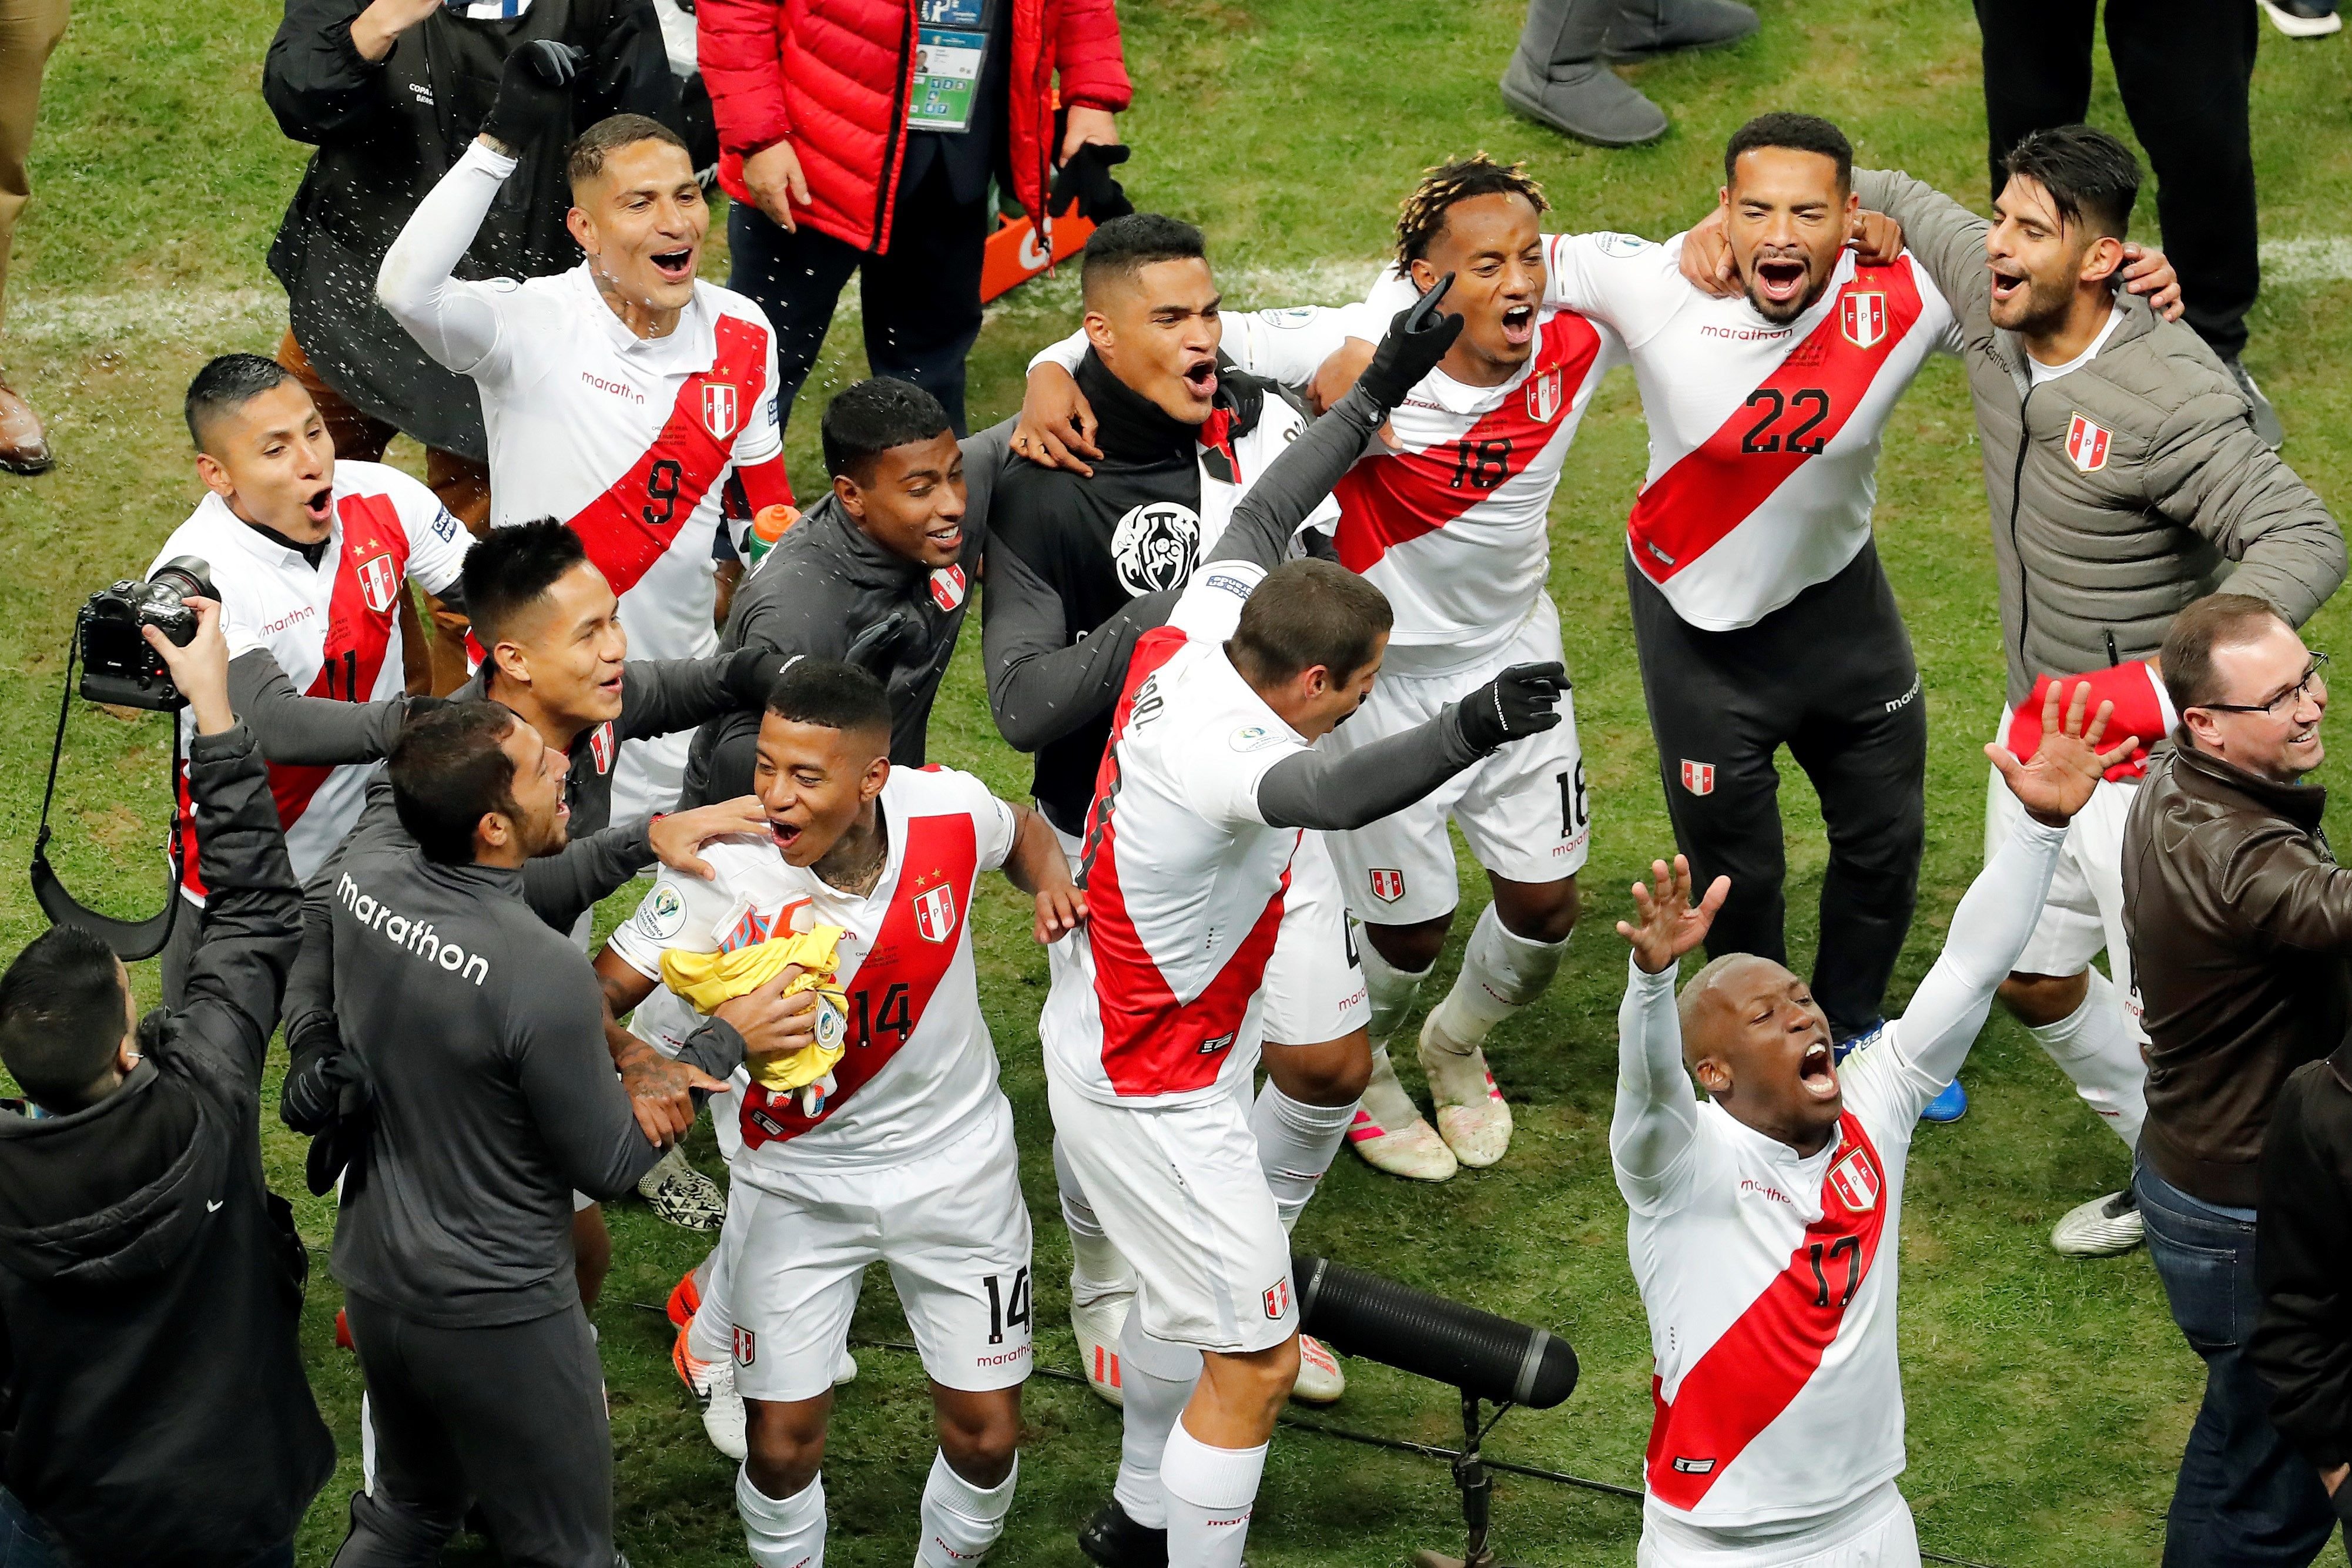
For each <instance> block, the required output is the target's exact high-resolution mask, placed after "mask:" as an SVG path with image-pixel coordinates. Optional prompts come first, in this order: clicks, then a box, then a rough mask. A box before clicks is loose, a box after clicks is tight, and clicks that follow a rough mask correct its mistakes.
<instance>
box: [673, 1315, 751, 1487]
mask: <svg viewBox="0 0 2352 1568" xmlns="http://www.w3.org/2000/svg"><path fill="white" fill-rule="evenodd" d="M686 1334H687V1331H686V1330H684V1329H680V1330H678V1331H677V1339H676V1340H674V1341H672V1342H671V1343H670V1347H669V1363H670V1365H671V1366H673V1367H675V1368H677V1380H678V1381H679V1382H680V1383H683V1384H686V1391H687V1392H688V1394H692V1395H694V1402H695V1403H696V1404H697V1405H700V1406H701V1407H702V1430H703V1433H704V1434H705V1435H706V1436H709V1439H710V1446H711V1447H714V1448H716V1449H718V1450H719V1452H720V1453H722V1454H724V1455H726V1456H727V1457H728V1458H730V1459H740V1458H743V1456H744V1455H745V1454H747V1453H749V1452H750V1451H751V1439H750V1438H749V1437H748V1436H746V1435H745V1433H744V1415H743V1396H742V1395H741V1394H738V1393H736V1392H735V1363H734V1360H733V1358H732V1357H727V1356H722V1357H720V1358H719V1360H717V1361H704V1360H702V1359H701V1358H700V1357H698V1356H697V1355H696V1354H695V1353H694V1352H691V1351H689V1350H688V1349H687V1348H686Z"/></svg>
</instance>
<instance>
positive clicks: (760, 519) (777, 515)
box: [744, 504, 801, 566]
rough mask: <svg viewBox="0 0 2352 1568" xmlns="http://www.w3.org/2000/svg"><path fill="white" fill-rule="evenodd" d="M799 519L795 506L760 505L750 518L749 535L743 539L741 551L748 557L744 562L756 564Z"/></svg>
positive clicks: (799, 515) (749, 564)
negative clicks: (742, 549) (755, 513)
mask: <svg viewBox="0 0 2352 1568" xmlns="http://www.w3.org/2000/svg"><path fill="white" fill-rule="evenodd" d="M800 520H801V514H800V512H799V510H798V509H796V508H793V507H789V506H784V505H782V504H778V505H775V506H763V507H761V509H760V510H759V512H758V514H757V515H755V516H754V517H753V518H752V519H751V537H750V538H749V539H747V540H745V541H744V554H745V555H746V556H747V557H748V558H749V559H748V560H747V561H746V562H745V564H746V565H747V566H757V565H758V564H759V563H760V561H761V557H763V556H765V555H766V554H767V553H768V552H769V551H771V550H773V549H774V548H775V547H776V541H778V540H779V539H782V537H783V536H784V531H785V530H786V529H788V528H790V527H792V525H793V524H794V523H796V522H798V521H800Z"/></svg>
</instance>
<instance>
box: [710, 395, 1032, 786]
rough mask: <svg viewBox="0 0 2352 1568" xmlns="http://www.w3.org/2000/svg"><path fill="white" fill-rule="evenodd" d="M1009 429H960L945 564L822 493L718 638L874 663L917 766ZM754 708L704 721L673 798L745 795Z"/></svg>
mask: <svg viewBox="0 0 2352 1568" xmlns="http://www.w3.org/2000/svg"><path fill="white" fill-rule="evenodd" d="M1012 426H1013V422H1012V421H1011V420H1006V421H1005V422H1004V423H1003V424H1001V425H997V426H993V427H992V428H990V429H987V430H983V431H982V432H981V433H980V434H979V435H977V436H969V437H965V438H964V441H963V475H964V514H963V549H962V553H961V555H960V556H959V557H958V558H957V563H956V565H955V567H954V569H953V571H952V572H951V573H947V574H942V573H935V572H932V571H930V570H929V568H927V567H923V566H918V565H916V564H914V563H911V562H909V561H907V560H905V559H903V558H902V557H900V556H897V555H893V554H891V553H890V552H888V551H887V550H885V549H883V548H882V547H881V546H880V545H878V544H877V543H875V542H874V541H873V540H871V539H869V538H867V537H866V534H865V533H864V532H863V531H860V530H859V528H858V526H857V524H856V522H855V521H852V520H851V518H850V516H849V514H848V513H847V512H845V511H844V510H842V509H841V503H840V502H839V501H838V500H835V497H834V495H833V492H832V491H830V490H827V491H826V492H825V494H824V497H823V499H821V500H818V501H817V503H816V504H815V505H814V506H812V507H811V508H809V510H808V514H807V515H806V516H804V517H803V518H802V519H801V521H798V522H796V523H794V524H793V526H792V528H791V529H790V530H789V531H786V533H785V534H784V536H783V537H782V539H780V540H778V541H777V542H776V547H775V548H774V549H773V550H772V551H770V552H768V554H767V556H766V558H765V559H763V560H762V561H761V563H759V564H758V565H757V566H755V567H753V568H752V569H751V574H750V575H749V576H747V577H745V578H744V579H743V581H742V582H741V583H740V584H737V585H736V589H735V598H734V602H733V603H732V604H731V605H730V606H729V608H728V611H727V626H726V629H725V630H724V631H722V632H721V633H720V634H719V647H721V648H722V649H723V650H725V651H726V652H729V653H733V652H736V651H738V650H740V649H742V648H747V647H759V648H765V649H767V650H768V651H769V652H771V653H772V654H777V655H781V656H783V657H785V658H791V657H793V656H805V657H808V658H842V659H847V660H849V661H850V662H851V663H854V664H856V665H858V666H860V667H862V668H865V669H866V670H869V671H871V672H872V673H873V675H874V676H875V678H876V679H879V680H880V681H881V682H882V684H883V685H884V686H885V687H886V688H887V689H888V690H889V693H890V760H891V761H892V762H893V763H898V765H899V766H900V767H920V766H922V765H923V759H924V752H925V737H926V736H927V735H928V734H929V731H930V724H931V702H932V700H933V699H934V698H936V697H937V696H938V695H939V690H940V678H941V677H943V676H945V675H946V674H947V672H948V661H949V660H950V658H953V657H954V656H955V647H956V637H957V635H958V634H959V633H960V632H961V630H962V629H963V617H964V612H965V611H966V610H967V609H969V608H970V607H971V595H972V593H973V591H974V590H975V588H976V587H977V585H978V584H979V582H980V559H981V555H982V552H983V551H984V550H985V549H986V548H987V544H988V512H989V505H990V500H991V497H992V492H993V491H994V489H995V487H996V476H997V474H998V472H999V471H1000V470H1001V469H1002V468H1003V467H1004V460H1005V452H1006V448H1007V443H1008V442H1009V441H1010V440H1011V438H1012ZM759 736H760V705H759V704H754V705H752V706H751V707H750V708H748V709H745V710H738V711H736V712H734V713H730V714H728V715H727V716H726V717H724V718H721V719H714V720H712V721H710V722H709V723H708V724H705V725H704V726H703V727H702V731H701V732H700V733H699V734H698V735H696V736H695V738H694V747H693V750H692V751H691V752H689V753H688V756H687V763H686V787H685V790H684V792H683V793H682V795H681V796H680V799H679V802H678V804H679V805H682V806H686V805H705V804H708V803H709V802H711V801H719V800H731V799H733V798H734V797H735V796H737V795H748V794H750V793H751V761H752V752H753V750H754V748H755V747H756V746H757V744H758V742H759Z"/></svg>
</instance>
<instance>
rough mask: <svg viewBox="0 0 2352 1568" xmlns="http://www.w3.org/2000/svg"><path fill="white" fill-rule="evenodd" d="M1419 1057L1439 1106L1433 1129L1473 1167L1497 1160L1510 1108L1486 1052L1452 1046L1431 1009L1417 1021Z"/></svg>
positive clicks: (1506, 1138) (1506, 1139)
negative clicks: (1504, 1101)
mask: <svg viewBox="0 0 2352 1568" xmlns="http://www.w3.org/2000/svg"><path fill="white" fill-rule="evenodd" d="M1420 1056H1421V1070H1422V1072H1423V1074H1424V1075H1426V1076H1427V1077H1428V1079H1429V1098H1430V1099H1431V1100H1433V1102H1435V1104H1436V1106H1437V1133H1438V1136H1439V1137H1441V1138H1443V1139H1444V1140H1445V1146H1446V1147H1447V1148H1449V1149H1451V1150H1453V1151H1454V1158H1455V1159H1457V1160H1459V1161H1461V1162H1462V1163H1464V1164H1465V1165H1468V1166H1470V1167H1471V1168H1472V1169H1474V1170H1477V1169H1483V1168H1485V1167H1486V1166H1488V1165H1491V1164H1493V1163H1495V1162H1496V1161H1497V1160H1500V1159H1501V1158H1502V1157H1503V1155H1504V1153H1505V1152H1507V1150H1508V1149H1509V1148H1510V1146H1511V1108H1510V1107H1509V1106H1507V1105H1506V1104H1504V1103H1503V1091H1502V1090H1501V1089H1496V1087H1495V1075H1494V1074H1493V1073H1491V1072H1488V1071H1487V1070H1486V1052H1485V1051H1483V1050H1480V1049H1479V1048H1478V1047H1476V1046H1472V1047H1468V1048H1467V1049H1466V1050H1465V1049H1464V1048H1463V1047H1459V1046H1457V1045H1455V1044H1454V1041H1453V1040H1452V1039H1451V1038H1449V1037H1447V1036H1446V1034H1445V1032H1444V1030H1443V1029H1440V1028H1439V1027H1438V1026H1437V1014H1436V1011H1435V1010H1434V1009H1433V1010H1432V1011H1431V1013H1430V1015H1429V1016H1428V1017H1426V1018H1423V1020H1422V1021H1421V1047H1420Z"/></svg>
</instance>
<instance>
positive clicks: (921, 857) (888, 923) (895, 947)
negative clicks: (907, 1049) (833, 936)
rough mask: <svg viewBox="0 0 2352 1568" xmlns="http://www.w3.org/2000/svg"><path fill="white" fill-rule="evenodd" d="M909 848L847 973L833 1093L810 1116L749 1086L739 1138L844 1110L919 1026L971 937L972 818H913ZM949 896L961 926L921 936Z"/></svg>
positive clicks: (976, 865)
mask: <svg viewBox="0 0 2352 1568" xmlns="http://www.w3.org/2000/svg"><path fill="white" fill-rule="evenodd" d="M902 826H903V830H904V832H905V833H906V835H907V852H906V854H905V856H904V857H903V858H901V859H900V861H899V863H898V886H897V887H895V888H893V889H891V891H890V909H889V912H888V913H887V914H886V915H884V916H883V917H882V928H881V929H880V930H879V931H876V932H875V933H874V944H873V945H872V946H871V947H869V948H867V949H866V957H865V959H864V960H863V961H862V962H860V963H859V964H858V965H857V972H856V973H854V974H852V975H851V976H850V977H849V984H848V986H847V990H848V992H849V1048H848V1050H847V1051H846V1052H845V1054H844V1055H843V1057H842V1058H841V1060H839V1061H838V1062H836V1063H835V1064H834V1068H833V1081H834V1090H833V1092H832V1093H831V1094H829V1095H827V1096H826V1097H825V1100H824V1104H823V1105H822V1106H820V1107H818V1109H817V1113H816V1114H815V1115H814V1116H811V1115H809V1114H808V1113H807V1112H806V1111H804V1110H802V1109H801V1097H800V1091H799V1090H797V1089H793V1090H789V1091H786V1092H784V1093H781V1094H778V1093H771V1092H770V1091H769V1090H768V1089H765V1088H763V1087H762V1086H761V1085H759V1084H756V1083H755V1084H753V1085H752V1086H751V1088H750V1089H747V1090H745V1091H744V1094H743V1117H742V1122H743V1142H744V1144H745V1145H746V1146H747V1147H749V1148H753V1149H757V1148H758V1147H759V1146H760V1145H761V1144H762V1143H775V1142H783V1141H784V1140H786V1139H791V1138H797V1137H799V1136H800V1135H801V1134H802V1133H803V1132H806V1131H808V1130H809V1129H810V1128H812V1127H815V1126H818V1125H820V1124H822V1123H823V1122H824V1119H825V1118H826V1117H828V1116H831V1115H832V1114H833V1113H834V1112H835V1110H839V1109H840V1108H841V1107H842V1106H843V1105H844V1104H845V1103H846V1102H847V1101H848V1100H849V1097H850V1096H851V1095H853V1094H856V1092H857V1091H858V1089H861V1088H862V1087H864V1085H865V1084H866V1081H867V1080H868V1079H871V1078H873V1076H874V1075H875V1074H876V1073H878V1072H880V1071H881V1070H882V1069H883V1068H886V1067H887V1066H888V1065H889V1063H890V1058H893V1057H895V1056H897V1055H898V1050H899V1047H902V1046H904V1045H905V1044H906V1043H907V1042H908V1040H910V1039H912V1038H913V1037H914V1035H915V1031H916V1030H917V1029H919V1028H921V1027H922V1025H923V1011H924V1009H925V1008H927V1007H929V1005H930V1004H931V993H933V992H934V991H937V990H938V989H939V986H940V977H941V976H942V975H944V974H946V973H947V972H948V966H949V965H950V964H951V963H954V962H955V956H956V953H957V952H959V951H960V950H961V948H962V947H963V944H964V943H965V942H966V941H968V940H969V937H968V934H967V932H966V931H964V930H963V929H962V928H963V926H964V925H965V924H966V922H968V921H970V920H971V889H972V882H973V880H974V879H975V878H976V877H977V875H978V874H979V870H980V847H979V839H978V836H977V835H976V834H975V832H974V831H973V828H972V823H971V817H970V816H964V815H962V814H961V813H959V814H957V815H955V816H914V817H908V819H907V820H906V822H905V823H904V824H903V825H902ZM941 888H945V889H948V897H949V898H950V899H951V900H953V906H952V908H953V911H954V918H955V921H956V924H957V928H958V929H957V930H956V931H954V932H953V933H952V934H950V936H949V937H948V939H947V940H946V941H944V942H941V941H934V940H930V939H929V938H927V937H926V936H925V935H924V930H923V922H924V921H925V920H926V919H927V918H929V915H928V914H927V906H928V908H929V910H930V911H934V912H935V911H936V910H937V906H938V904H939V902H940V895H939V892H938V889H941Z"/></svg>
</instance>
